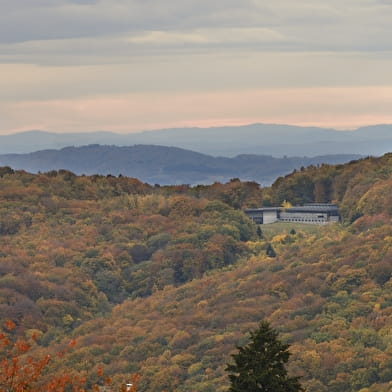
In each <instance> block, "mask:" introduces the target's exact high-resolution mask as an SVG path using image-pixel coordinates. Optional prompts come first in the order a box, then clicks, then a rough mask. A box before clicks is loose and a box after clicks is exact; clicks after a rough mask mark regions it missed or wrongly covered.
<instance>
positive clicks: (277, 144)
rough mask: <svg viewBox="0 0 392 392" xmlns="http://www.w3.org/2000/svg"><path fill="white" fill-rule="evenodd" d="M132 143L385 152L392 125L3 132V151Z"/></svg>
mask: <svg viewBox="0 0 392 392" xmlns="http://www.w3.org/2000/svg"><path fill="white" fill-rule="evenodd" d="M88 144H104V145H117V146H129V145H134V144H148V145H161V146H167V147H179V148H184V149H188V150H193V151H197V152H200V153H204V154H209V155H213V156H225V157H234V156H236V155H239V154H258V155H271V156H275V157H282V156H284V155H287V156H318V155H330V154H361V155H382V154H384V153H386V152H389V151H392V125H391V124H389V125H388V124H385V125H374V126H368V127H363V128H359V129H357V130H355V131H337V130H334V129H326V128H317V127H298V126H292V125H279V124H251V125H244V126H235V127H234V126H233V127H215V128H174V129H161V130H155V131H144V132H139V133H129V134H116V133H113V132H104V131H100V132H91V133H88V132H85V133H53V132H45V131H27V132H21V133H17V134H12V135H0V154H9V153H28V152H33V151H38V150H45V149H59V148H63V147H67V146H83V145H88Z"/></svg>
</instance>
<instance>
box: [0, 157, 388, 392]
mask: <svg viewBox="0 0 392 392" xmlns="http://www.w3.org/2000/svg"><path fill="white" fill-rule="evenodd" d="M0 176H1V178H0V185H1V186H0V200H1V204H0V222H1V225H0V229H1V230H0V249H1V254H0V260H1V263H0V268H1V270H0V275H1V277H0V295H1V300H0V304H1V305H0V316H1V319H2V320H4V318H6V317H12V318H13V319H15V321H17V324H18V329H17V332H18V333H20V334H22V333H31V332H32V331H36V332H37V333H38V335H39V336H40V337H39V343H40V345H41V348H40V349H39V350H43V351H47V350H49V352H52V351H53V352H55V351H56V350H57V351H58V347H62V346H61V345H60V346H57V345H58V344H61V342H66V341H67V340H69V338H70V337H72V338H76V340H77V345H76V346H75V347H74V349H73V351H71V352H70V353H68V354H66V355H65V356H64V357H62V358H61V361H60V362H58V363H57V364H56V363H53V365H52V368H51V369H50V371H51V372H56V371H58V370H59V369H67V370H68V371H69V372H73V371H82V370H87V371H88V372H89V374H90V376H89V381H90V382H94V381H95V379H96V376H95V374H96V373H95V370H96V369H97V367H98V366H99V365H103V366H104V368H105V372H106V373H107V374H108V375H110V376H112V377H113V381H114V382H115V383H116V382H119V381H123V380H124V378H126V377H127V375H128V374H129V373H133V372H140V373H141V375H142V379H141V384H140V390H141V391H157V392H158V391H162V390H163V389H165V390H177V391H189V390H192V391H203V392H204V391H219V392H223V391H224V390H225V388H226V387H227V379H226V376H225V374H224V367H225V364H226V362H227V361H228V360H229V358H230V356H229V354H230V352H232V350H233V349H234V347H235V345H236V344H241V343H243V342H244V341H246V336H245V335H244V333H245V332H246V331H247V330H249V329H250V328H254V327H255V326H256V325H257V323H258V321H259V320H260V319H261V318H266V319H268V320H269V321H271V322H272V324H273V326H274V327H276V328H278V330H279V331H280V332H281V334H282V335H281V336H282V338H283V339H284V341H286V342H288V343H290V345H291V351H292V353H293V356H292V361H291V372H292V373H295V374H298V375H301V376H302V377H303V379H302V381H303V384H304V386H305V387H306V388H307V390H308V391H310V392H320V391H321V392H323V391H328V392H330V391H332V392H341V391H345V392H346V391H347V392H350V391H352V392H354V391H361V390H363V389H364V388H368V389H367V390H368V391H371V392H376V391H377V392H380V391H382V392H384V391H385V392H386V391H389V390H390V386H391V384H390V383H391V382H392V373H391V370H390V369H391V366H390V365H391V363H392V345H391V339H390V336H391V331H390V329H391V328H390V325H391V322H392V319H391V317H392V284H391V282H392V281H391V276H392V267H391V264H390V261H391V260H392V240H391V239H392V231H391V225H390V223H391V218H392V209H391V205H392V195H391V193H390V189H391V186H392V154H387V155H385V156H383V157H381V158H367V159H362V160H359V161H355V162H351V163H349V164H344V165H323V166H321V167H319V168H317V167H309V168H303V169H302V170H299V171H296V172H293V173H291V174H290V175H288V176H286V177H281V178H279V179H278V180H277V181H276V182H275V183H274V184H273V185H272V186H271V187H270V188H260V187H259V186H258V185H257V184H255V183H252V182H241V181H238V180H232V181H230V182H228V183H226V184H219V183H216V184H214V185H211V186H206V185H205V186H197V187H190V186H166V187H152V186H150V185H147V184H143V183H142V182H140V181H138V180H136V179H130V178H126V177H121V178H116V177H113V176H107V177H105V176H90V177H88V176H82V177H79V176H76V175H74V174H73V173H70V172H68V171H59V172H57V171H51V172H48V173H42V174H36V175H34V174H28V173H25V172H22V171H17V172H14V171H13V170H11V169H9V168H3V169H1V170H0ZM309 199H312V201H319V202H334V203H337V204H338V205H339V207H340V209H341V213H342V217H343V224H338V225H329V226H325V227H314V226H313V227H309V226H301V225H283V226H282V225H280V226H269V227H264V226H263V233H262V236H261V237H259V236H258V235H257V233H256V227H255V226H254V225H253V224H252V223H251V222H250V221H249V220H248V219H247V218H246V217H245V215H244V214H243V213H242V212H241V210H242V209H243V208H245V207H256V206H260V205H268V204H269V203H274V204H275V203H279V202H280V201H281V200H287V201H290V202H292V203H293V204H301V203H303V202H307V201H309ZM268 245H270V246H272V247H273V249H274V250H275V253H276V257H269V256H268V255H267V254H266V249H267V246H268ZM365 390H366V389H365Z"/></svg>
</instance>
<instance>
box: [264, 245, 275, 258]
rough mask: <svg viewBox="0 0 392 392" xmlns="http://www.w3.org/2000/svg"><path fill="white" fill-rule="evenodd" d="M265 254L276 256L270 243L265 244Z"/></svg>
mask: <svg viewBox="0 0 392 392" xmlns="http://www.w3.org/2000/svg"><path fill="white" fill-rule="evenodd" d="M265 254H266V255H267V256H268V257H276V252H275V250H274V248H273V247H272V245H271V244H268V245H267V248H266V249H265Z"/></svg>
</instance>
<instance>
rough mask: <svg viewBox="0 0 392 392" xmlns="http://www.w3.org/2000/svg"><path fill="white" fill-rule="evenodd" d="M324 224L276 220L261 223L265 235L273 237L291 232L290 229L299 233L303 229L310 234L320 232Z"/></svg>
mask: <svg viewBox="0 0 392 392" xmlns="http://www.w3.org/2000/svg"><path fill="white" fill-rule="evenodd" d="M324 227H325V226H324V225H310V224H306V223H291V222H290V223H285V222H276V223H269V224H266V225H260V229H261V230H262V232H263V233H264V235H266V236H268V237H273V236H275V235H278V234H290V231H291V230H292V229H294V230H295V231H296V232H297V233H298V232H300V231H302V232H306V233H310V234H316V233H319V232H320V230H321V229H322V228H324Z"/></svg>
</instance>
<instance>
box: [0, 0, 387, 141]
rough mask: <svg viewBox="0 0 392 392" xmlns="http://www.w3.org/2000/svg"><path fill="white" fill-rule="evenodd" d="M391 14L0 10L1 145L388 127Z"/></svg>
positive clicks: (63, 3)
mask: <svg viewBox="0 0 392 392" xmlns="http://www.w3.org/2000/svg"><path fill="white" fill-rule="evenodd" d="M391 37H392V0H296V1H293V0H273V1H271V0H269V1H267V0H166V1H163V0H0V133H2V134H6V133H11V132H16V131H21V130H26V129H45V130H51V131H57V132H65V131H67V132H76V131H94V130H112V131H116V132H134V131H139V130H145V129H154V128H155V129H156V128H163V127H173V126H179V127H180V126H203V127H204V126H216V125H233V124H246V123H253V122H264V123H290V124H299V125H320V126H328V127H329V126H331V127H332V126H333V127H338V128H340V129H344V128H354V127H356V126H360V125H365V124H374V123H392V110H391V108H392V71H391V70H392V38H391Z"/></svg>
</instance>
